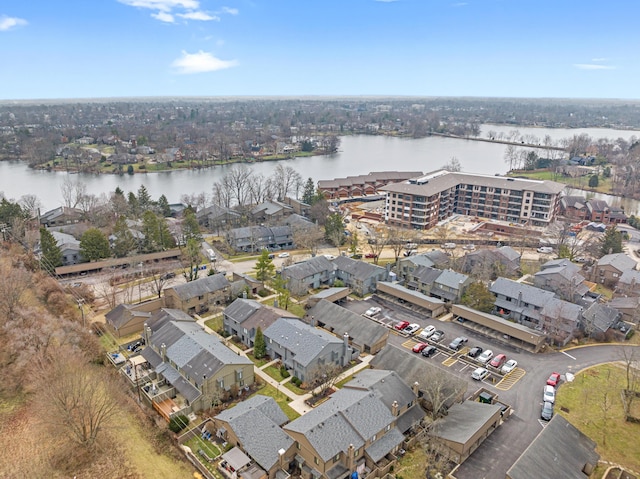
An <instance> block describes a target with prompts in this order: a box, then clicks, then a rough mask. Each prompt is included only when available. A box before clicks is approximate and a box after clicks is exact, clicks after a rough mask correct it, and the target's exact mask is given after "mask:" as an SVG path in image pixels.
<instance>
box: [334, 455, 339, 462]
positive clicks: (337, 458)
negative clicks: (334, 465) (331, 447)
mask: <svg viewBox="0 0 640 479" xmlns="http://www.w3.org/2000/svg"><path fill="white" fill-rule="evenodd" d="M333 460H334V461H335V462H338V461H339V460H340V454H339V453H338V454H336V457H334V458H333Z"/></svg>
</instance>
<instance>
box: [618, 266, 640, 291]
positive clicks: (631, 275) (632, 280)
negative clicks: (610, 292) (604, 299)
mask: <svg viewBox="0 0 640 479" xmlns="http://www.w3.org/2000/svg"><path fill="white" fill-rule="evenodd" d="M614 296H640V271H636V270H635V269H631V270H629V269H628V270H626V271H623V272H622V274H621V275H620V277H619V278H618V285H617V286H616V289H615V291H614Z"/></svg>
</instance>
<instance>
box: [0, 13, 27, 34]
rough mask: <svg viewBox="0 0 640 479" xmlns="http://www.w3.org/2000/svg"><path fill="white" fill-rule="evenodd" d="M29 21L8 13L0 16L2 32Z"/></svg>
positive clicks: (0, 29) (0, 30)
mask: <svg viewBox="0 0 640 479" xmlns="http://www.w3.org/2000/svg"><path fill="white" fill-rule="evenodd" d="M26 24H27V21H26V20H23V19H22V18H17V17H7V16H6V15H2V16H0V32H6V31H7V30H11V29H12V28H15V27H21V26H23V25H26Z"/></svg>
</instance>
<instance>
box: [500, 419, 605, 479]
mask: <svg viewBox="0 0 640 479" xmlns="http://www.w3.org/2000/svg"><path fill="white" fill-rule="evenodd" d="M599 460H600V456H599V455H598V453H597V452H596V443H595V442H594V441H592V440H591V439H589V438H588V437H587V436H585V435H584V434H583V433H581V432H580V431H579V430H578V429H576V428H575V427H574V426H572V425H571V423H570V422H569V421H567V420H566V419H565V418H564V417H562V416H561V415H560V414H556V415H555V416H553V418H552V419H551V421H549V422H548V423H547V425H546V426H545V427H543V428H542V430H541V431H540V433H539V434H538V436H537V437H536V438H535V439H534V440H533V442H532V443H531V444H530V445H529V447H528V448H527V449H525V451H524V452H523V453H522V454H521V455H520V457H519V458H518V460H517V461H516V462H515V463H514V464H513V466H511V468H509V470H508V471H507V476H506V478H507V479H540V478H542V477H562V478H563V479H587V478H588V477H591V474H592V473H593V471H594V469H595V468H596V465H597V464H598V461H599Z"/></svg>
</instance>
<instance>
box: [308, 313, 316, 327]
mask: <svg viewBox="0 0 640 479" xmlns="http://www.w3.org/2000/svg"><path fill="white" fill-rule="evenodd" d="M309 324H311V327H312V328H315V327H316V317H315V316H311V322H310V323H309Z"/></svg>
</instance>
